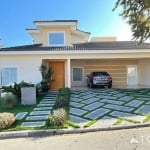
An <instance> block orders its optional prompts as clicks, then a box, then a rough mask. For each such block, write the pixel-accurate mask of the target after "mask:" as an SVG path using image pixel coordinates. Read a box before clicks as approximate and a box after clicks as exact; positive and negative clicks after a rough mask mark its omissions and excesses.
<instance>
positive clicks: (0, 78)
mask: <svg viewBox="0 0 150 150" xmlns="http://www.w3.org/2000/svg"><path fill="white" fill-rule="evenodd" d="M0 71H1V72H0V84H1V85H2V86H5V85H8V84H11V83H14V82H17V68H16V67H3V68H1V70H0Z"/></svg>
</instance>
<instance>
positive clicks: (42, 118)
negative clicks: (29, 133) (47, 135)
mask: <svg viewBox="0 0 150 150" xmlns="http://www.w3.org/2000/svg"><path fill="white" fill-rule="evenodd" d="M46 119H48V115H42V116H28V117H27V118H26V120H27V121H29V120H30V121H40V120H46Z"/></svg>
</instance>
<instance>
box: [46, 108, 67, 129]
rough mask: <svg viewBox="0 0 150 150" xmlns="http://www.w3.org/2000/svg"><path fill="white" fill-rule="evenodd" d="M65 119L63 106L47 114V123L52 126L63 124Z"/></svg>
mask: <svg viewBox="0 0 150 150" xmlns="http://www.w3.org/2000/svg"><path fill="white" fill-rule="evenodd" d="M66 121H67V114H66V111H65V110H64V109H63V108H60V109H57V110H54V111H53V113H52V114H51V115H49V123H50V125H52V126H63V125H64V124H65V123H66Z"/></svg>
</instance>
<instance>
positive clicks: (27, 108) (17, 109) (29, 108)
mask: <svg viewBox="0 0 150 150" xmlns="http://www.w3.org/2000/svg"><path fill="white" fill-rule="evenodd" d="M44 96H45V94H43V95H38V96H37V100H36V105H37V104H38V103H40V101H41V100H42V99H43V97H44ZM36 105H21V104H20V103H19V102H18V103H17V105H16V106H14V107H13V108H3V107H2V106H0V113H2V112H9V113H13V114H14V115H15V114H17V113H19V112H28V114H29V113H30V112H31V111H32V110H33V109H34V108H35V107H36ZM24 121H25V118H24V119H22V120H16V121H15V123H14V124H13V125H12V126H11V127H10V128H9V129H3V130H1V131H18V130H26V129H34V128H22V127H21V123H22V122H24Z"/></svg>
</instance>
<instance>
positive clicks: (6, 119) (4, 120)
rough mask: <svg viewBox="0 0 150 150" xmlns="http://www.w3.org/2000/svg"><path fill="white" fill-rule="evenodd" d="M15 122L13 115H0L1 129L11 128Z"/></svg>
mask: <svg viewBox="0 0 150 150" xmlns="http://www.w3.org/2000/svg"><path fill="white" fill-rule="evenodd" d="M14 122H15V117H14V115H13V114H11V113H6V112H4V113H0V129H5V128H9V127H10V126H11V125H12V124H13V123H14Z"/></svg>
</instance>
